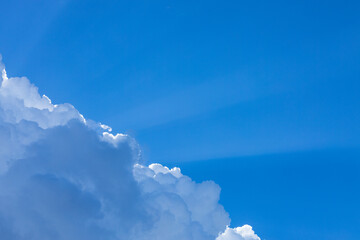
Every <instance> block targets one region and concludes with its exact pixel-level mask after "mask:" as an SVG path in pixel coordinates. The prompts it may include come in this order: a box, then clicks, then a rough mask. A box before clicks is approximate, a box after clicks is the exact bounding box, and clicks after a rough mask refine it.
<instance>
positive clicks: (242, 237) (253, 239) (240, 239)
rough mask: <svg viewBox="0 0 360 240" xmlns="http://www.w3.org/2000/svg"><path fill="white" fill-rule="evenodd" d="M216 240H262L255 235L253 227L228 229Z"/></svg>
mask: <svg viewBox="0 0 360 240" xmlns="http://www.w3.org/2000/svg"><path fill="white" fill-rule="evenodd" d="M216 240H260V238H259V236H258V235H256V234H255V232H254V230H253V229H252V227H251V226H249V225H244V226H242V227H237V228H229V227H227V228H226V230H225V232H224V233H222V234H221V235H220V236H219V237H218V238H217V239H216Z"/></svg>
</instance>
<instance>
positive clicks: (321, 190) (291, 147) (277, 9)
mask: <svg viewBox="0 0 360 240" xmlns="http://www.w3.org/2000/svg"><path fill="white" fill-rule="evenodd" d="M359 12H360V2H359V1H306V0H305V1H173V0H167V1H165V0H164V1H137V0H135V1H115V0H114V1H111V0H109V1H92V0H56V1H55V0H50V1H49V0H32V1H25V0H14V1H5V0H0V53H1V54H2V55H3V58H4V62H5V64H6V66H7V71H8V74H9V76H27V77H28V78H29V79H30V80H31V81H32V82H34V83H35V84H36V85H37V86H38V87H39V88H40V92H41V93H45V94H46V95H48V96H49V97H50V98H51V99H52V100H53V102H54V103H62V102H69V103H71V104H73V105H74V106H75V107H76V108H77V109H79V111H80V112H81V113H83V114H84V115H85V117H87V118H90V119H94V120H96V121H101V122H102V123H105V124H107V125H110V126H112V127H113V129H114V131H116V132H126V133H129V134H131V135H132V136H134V137H135V138H136V139H137V140H138V142H139V143H140V144H141V145H142V147H143V154H144V158H145V159H147V160H148V161H149V162H160V163H166V164H168V165H171V166H175V165H177V166H180V167H182V169H183V172H184V173H185V174H188V175H190V176H191V177H192V178H194V179H195V180H197V181H201V180H207V179H213V180H215V181H216V182H217V183H219V184H220V186H221V187H222V189H223V192H222V199H221V202H222V203H223V204H224V205H225V208H226V209H227V210H228V211H229V212H230V214H231V218H232V220H233V222H232V223H233V224H232V225H233V226H236V225H241V224H244V223H249V224H251V225H253V226H254V228H255V230H256V232H257V233H258V234H259V235H260V236H261V237H262V239H264V240H273V239H274V240H275V239H277V240H293V239H294V240H295V239H301V240H304V239H330V240H331V239H337V240H338V239H341V240H348V239H349V240H352V239H354V240H357V239H360V230H359V226H360V210H359V209H360V208H359V206H358V203H359V202H360V187H359V183H360V177H359V175H360V166H359V157H360V108H359V106H360V97H359V90H360V14H359Z"/></svg>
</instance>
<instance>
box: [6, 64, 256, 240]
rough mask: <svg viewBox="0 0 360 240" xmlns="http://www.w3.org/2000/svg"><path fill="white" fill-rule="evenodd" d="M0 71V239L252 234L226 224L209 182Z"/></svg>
mask: <svg viewBox="0 0 360 240" xmlns="http://www.w3.org/2000/svg"><path fill="white" fill-rule="evenodd" d="M0 71H1V77H0V84H1V86H0V146H1V147H0V236H2V239H7V240H46V239H54V240H56V239H59V240H63V239H66V240H69V239H76V240H81V239H86V240H92V239H94V240H102V239H104V240H112V239H114V240H119V239H126V240H135V239H136V240H169V239H176V240H192V239H193V240H205V239H206V240H208V239H209V240H214V239H216V240H237V239H242V240H243V239H244V240H259V238H258V237H257V236H256V235H255V234H254V232H253V231H252V229H251V227H250V226H247V225H246V226H243V227H241V228H235V229H231V228H227V226H228V225H229V224H230V219H229V217H228V214H227V212H226V211H225V210H224V208H223V207H222V206H221V205H220V204H219V202H218V201H219V195H220V187H219V186H218V185H216V184H215V183H214V182H212V181H206V182H202V183H195V182H194V181H192V180H191V179H190V178H189V177H187V176H185V175H183V174H182V173H181V171H180V169H179V168H173V169H169V168H167V167H165V166H162V165H160V164H151V165H149V166H144V165H143V163H142V160H141V152H140V149H139V147H138V145H137V143H136V141H135V140H134V139H132V138H131V137H129V136H127V135H125V134H112V133H111V128H110V127H108V126H106V125H103V124H100V123H95V122H93V121H91V120H85V118H84V117H83V116H82V115H81V114H80V113H79V112H78V111H77V110H76V109H75V108H74V107H73V106H72V105H70V104H59V105H54V104H52V103H51V101H50V99H49V98H48V97H46V96H45V95H43V96H41V95H39V93H38V89H37V88H36V87H35V86H34V85H33V84H31V83H30V82H29V80H28V79H27V78H25V77H21V78H8V76H7V74H6V71H5V67H4V65H3V64H2V63H1V58H0ZM219 234H220V235H219Z"/></svg>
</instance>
